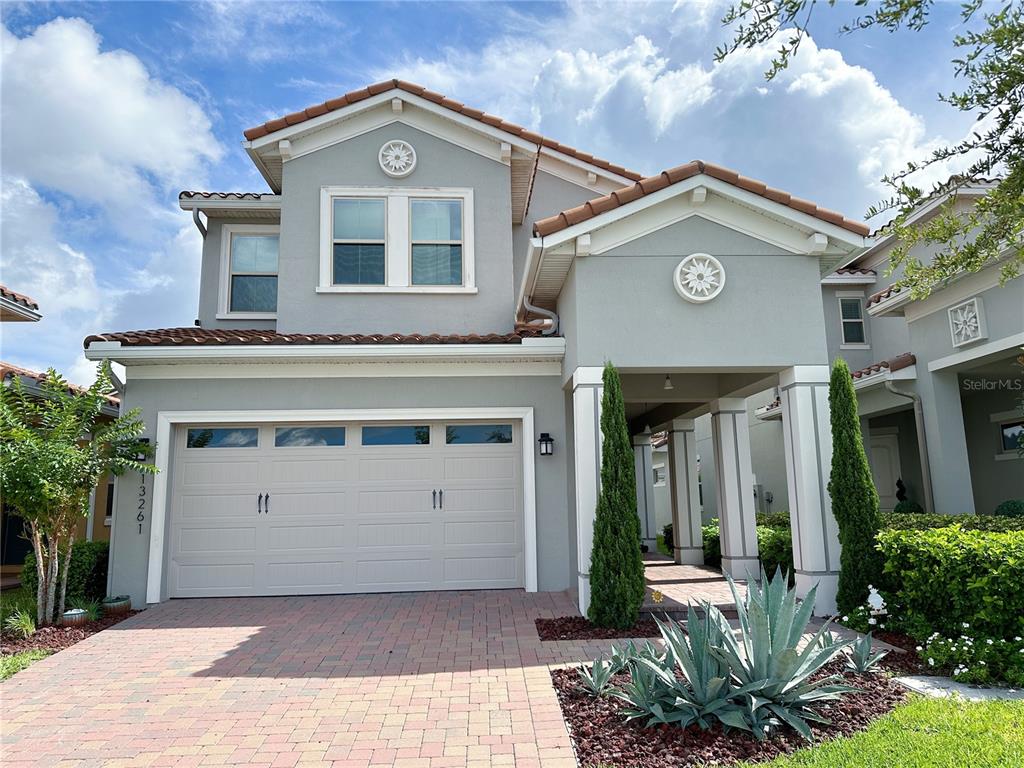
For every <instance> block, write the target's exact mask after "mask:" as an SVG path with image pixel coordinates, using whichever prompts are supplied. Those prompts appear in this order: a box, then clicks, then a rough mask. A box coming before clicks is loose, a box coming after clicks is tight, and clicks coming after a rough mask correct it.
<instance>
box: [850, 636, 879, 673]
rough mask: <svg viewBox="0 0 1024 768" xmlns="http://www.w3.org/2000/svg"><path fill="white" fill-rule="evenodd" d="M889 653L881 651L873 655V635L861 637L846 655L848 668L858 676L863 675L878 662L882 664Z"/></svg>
mask: <svg viewBox="0 0 1024 768" xmlns="http://www.w3.org/2000/svg"><path fill="white" fill-rule="evenodd" d="M887 653H888V651H879V652H878V653H876V654H875V655H874V656H872V655H871V633H870V632H868V633H867V634H866V635H863V636H861V637H860V638H858V639H857V640H854V641H853V645H852V646H851V647H850V650H849V651H848V652H847V654H846V668H847V669H849V670H850V671H851V672H856V673H857V674H858V675H863V674H865V673H866V672H868V671H869V670H871V668H872V667H874V666H875V665H876V664H877V663H878V662H880V661H881V660H882V659H883V658H885V655H886V654H887Z"/></svg>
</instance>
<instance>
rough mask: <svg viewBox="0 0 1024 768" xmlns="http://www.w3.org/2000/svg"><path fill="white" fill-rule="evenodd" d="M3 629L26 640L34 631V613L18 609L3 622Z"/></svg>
mask: <svg viewBox="0 0 1024 768" xmlns="http://www.w3.org/2000/svg"><path fill="white" fill-rule="evenodd" d="M4 629H6V630H7V631H8V632H10V633H11V634H13V635H15V636H17V637H20V638H23V639H24V638H27V637H29V636H30V635H32V634H33V633H34V632H35V631H36V616H35V612H34V611H26V610H24V609H23V608H18V609H16V610H15V611H14V613H12V614H11V615H10V616H8V617H7V619H6V620H5V621H4Z"/></svg>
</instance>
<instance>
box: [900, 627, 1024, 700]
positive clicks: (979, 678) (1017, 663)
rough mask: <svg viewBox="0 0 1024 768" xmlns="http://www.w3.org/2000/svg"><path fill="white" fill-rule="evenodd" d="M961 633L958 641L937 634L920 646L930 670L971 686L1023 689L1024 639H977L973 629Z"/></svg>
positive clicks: (966, 628)
mask: <svg viewBox="0 0 1024 768" xmlns="http://www.w3.org/2000/svg"><path fill="white" fill-rule="evenodd" d="M962 630H963V634H961V635H959V636H958V637H943V636H941V635H940V634H939V633H938V632H936V633H935V634H933V635H932V636H931V637H929V638H928V639H927V640H925V641H924V645H923V646H918V648H920V650H919V651H918V653H919V654H920V655H921V658H922V659H924V660H925V663H927V664H928V666H929V668H931V669H932V670H933V671H935V672H945V673H947V674H949V675H952V677H953V679H954V680H957V681H959V682H961V683H970V684H972V685H990V684H992V683H1007V684H1008V685H1012V686H1015V687H1019V686H1022V685H1024V638H1022V637H1021V636H1020V635H1015V636H1014V637H1013V638H1012V639H1003V638H981V637H974V636H973V635H974V631H973V630H972V629H971V628H970V627H963V628H962Z"/></svg>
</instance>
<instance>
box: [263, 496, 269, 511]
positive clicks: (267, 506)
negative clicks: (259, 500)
mask: <svg viewBox="0 0 1024 768" xmlns="http://www.w3.org/2000/svg"><path fill="white" fill-rule="evenodd" d="M263 511H264V512H266V513H267V514H268V515H269V514H270V494H269V493H268V494H267V497H266V498H265V499H264V500H263Z"/></svg>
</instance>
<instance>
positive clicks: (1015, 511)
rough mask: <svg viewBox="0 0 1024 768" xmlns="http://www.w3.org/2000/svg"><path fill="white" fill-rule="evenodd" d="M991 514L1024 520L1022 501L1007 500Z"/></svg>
mask: <svg viewBox="0 0 1024 768" xmlns="http://www.w3.org/2000/svg"><path fill="white" fill-rule="evenodd" d="M993 514H996V515H1006V516H1008V517H1019V518H1021V519H1024V499H1007V500H1006V501H1004V502H1003V503H1002V504H1000V505H999V506H998V507H996V511H995V512H994V513H993Z"/></svg>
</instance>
